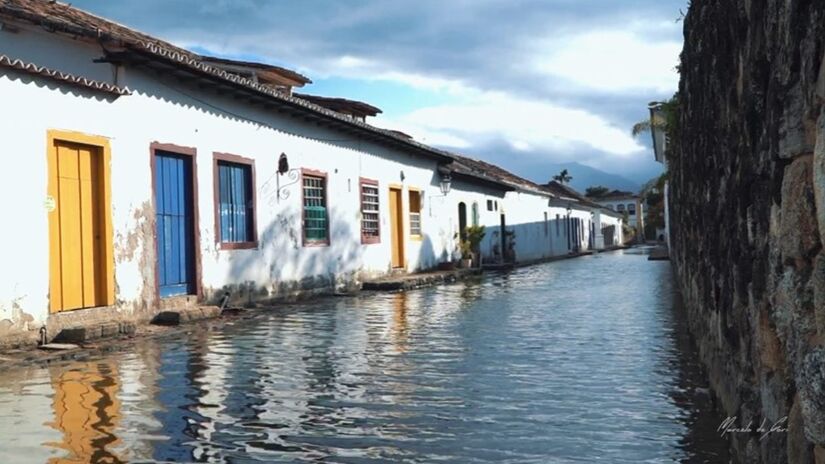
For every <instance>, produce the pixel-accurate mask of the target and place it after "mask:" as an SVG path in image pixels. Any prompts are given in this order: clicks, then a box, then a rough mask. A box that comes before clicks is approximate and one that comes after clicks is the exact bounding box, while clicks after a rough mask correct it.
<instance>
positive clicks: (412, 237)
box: [410, 234, 424, 242]
mask: <svg viewBox="0 0 825 464" xmlns="http://www.w3.org/2000/svg"><path fill="white" fill-rule="evenodd" d="M423 239H424V236H423V235H418V234H410V240H412V241H413V242H420V241H421V240H423Z"/></svg>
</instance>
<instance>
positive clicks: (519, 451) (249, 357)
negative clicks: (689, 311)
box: [0, 251, 728, 463]
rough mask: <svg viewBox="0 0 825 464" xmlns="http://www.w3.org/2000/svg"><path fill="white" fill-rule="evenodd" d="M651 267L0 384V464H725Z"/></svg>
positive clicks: (308, 310) (211, 332)
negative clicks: (254, 463) (177, 463)
mask: <svg viewBox="0 0 825 464" xmlns="http://www.w3.org/2000/svg"><path fill="white" fill-rule="evenodd" d="M705 387H706V382H705V380H704V378H703V375H702V372H701V369H700V368H699V365H698V362H697V360H696V354H695V352H694V350H693V349H692V347H691V345H690V341H689V338H688V336H687V332H686V327H685V320H684V316H683V314H682V311H681V308H680V306H679V303H678V296H677V295H676V294H675V290H674V285H673V282H672V275H671V271H670V267H669V264H668V263H667V262H650V261H647V260H646V257H645V256H644V255H643V254H641V253H633V252H631V251H626V252H614V253H604V254H599V255H596V256H590V257H583V258H578V259H572V260H565V261H558V262H553V263H548V264H544V265H537V266H533V267H526V268H521V269H517V270H514V271H512V272H509V273H502V274H489V275H486V276H484V277H483V278H479V279H478V280H477V281H473V282H464V283H459V284H454V285H448V286H441V287H435V288H430V289H422V290H416V291H412V292H408V293H398V294H364V295H361V296H358V297H341V298H329V299H324V300H321V301H314V302H311V303H306V304H301V305H290V306H288V307H284V308H280V309H277V310H272V311H265V312H258V313H255V315H254V317H250V318H238V319H235V320H233V321H232V322H231V323H229V324H227V325H215V326H211V327H210V326H208V325H206V324H201V325H198V326H196V327H195V328H193V329H192V330H189V331H187V332H186V333H180V334H176V335H174V336H171V337H166V338H162V339H148V340H140V341H139V342H138V343H137V344H136V345H135V346H130V347H127V349H125V350H123V351H122V352H118V353H114V354H111V355H110V356H107V357H105V358H99V359H89V360H84V361H77V362H71V363H66V364H60V365H54V366H50V367H48V368H34V367H33V368H31V369H29V370H21V371H13V372H4V373H2V375H0V430H2V437H3V438H2V442H0V463H25V462H54V463H85V462H107V463H114V462H157V461H160V462H237V463H241V462H340V463H360V462H454V463H472V462H513V463H524V462H535V463H557V462H558V463H564V462H594V461H601V462H608V463H622V462H627V463H640V462H727V460H728V456H727V454H726V444H725V442H724V441H723V440H722V439H721V438H720V437H719V436H718V435H717V433H716V429H717V427H718V425H719V423H720V422H721V420H722V418H721V417H719V415H718V414H717V413H715V412H714V411H713V410H712V408H711V406H710V398H709V397H708V396H707V393H706V391H705V390H704V388H705Z"/></svg>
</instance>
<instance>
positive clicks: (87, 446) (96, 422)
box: [48, 363, 124, 464]
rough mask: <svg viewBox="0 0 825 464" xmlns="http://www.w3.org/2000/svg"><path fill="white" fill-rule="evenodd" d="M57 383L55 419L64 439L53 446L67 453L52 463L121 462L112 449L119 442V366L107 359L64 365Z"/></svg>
mask: <svg viewBox="0 0 825 464" xmlns="http://www.w3.org/2000/svg"><path fill="white" fill-rule="evenodd" d="M60 372H61V373H60V374H59V375H58V376H56V377H55V378H53V379H52V384H53V385H54V422H53V423H52V426H53V427H54V428H55V429H57V430H59V431H60V432H62V434H63V440H62V442H60V443H55V444H53V446H55V447H58V448H62V449H64V450H65V451H66V453H67V456H65V457H62V458H52V459H49V461H48V462H49V463H50V464H70V463H78V464H79V463H88V462H99V463H119V462H124V461H123V460H122V458H121V457H120V456H119V455H117V454H115V453H114V452H113V451H112V448H113V447H115V446H116V445H117V444H118V438H117V436H116V435H115V428H116V427H117V424H118V422H119V420H120V400H119V399H118V389H119V385H118V383H119V379H118V373H117V369H116V368H115V367H113V366H112V365H110V364H106V363H88V364H83V365H80V366H77V367H76V368H74V369H61V370H60Z"/></svg>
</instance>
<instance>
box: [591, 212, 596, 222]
mask: <svg viewBox="0 0 825 464" xmlns="http://www.w3.org/2000/svg"><path fill="white" fill-rule="evenodd" d="M595 217H596V212H595V211H591V212H590V220H591V221H592V220H593V218H595Z"/></svg>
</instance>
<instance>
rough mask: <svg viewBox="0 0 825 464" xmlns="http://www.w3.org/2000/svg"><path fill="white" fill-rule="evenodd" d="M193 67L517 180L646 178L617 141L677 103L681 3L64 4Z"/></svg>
mask: <svg viewBox="0 0 825 464" xmlns="http://www.w3.org/2000/svg"><path fill="white" fill-rule="evenodd" d="M71 3H72V4H73V5H74V6H77V7H79V8H82V9H85V10H89V11H91V12H93V13H96V14H99V15H102V16H105V17H107V18H110V19H113V20H116V21H118V22H120V23H123V24H126V25H128V26H130V27H133V28H136V29H139V30H141V31H144V32H147V33H149V34H152V35H155V36H158V37H160V38H162V39H164V40H167V41H170V42H172V43H174V44H176V45H179V46H182V47H185V48H188V49H191V50H193V51H196V52H199V53H204V54H212V55H216V56H221V57H226V58H237V59H245V60H256V61H262V62H266V63H271V64H276V65H280V66H284V67H287V68H290V69H294V70H297V71H299V72H301V73H302V74H304V75H306V76H308V77H309V78H310V79H312V81H313V83H312V84H310V85H308V86H306V87H304V88H303V89H300V91H301V92H305V93H313V94H317V95H324V96H337V97H344V98H351V99H356V100H361V101H366V102H368V103H370V104H372V105H374V106H377V107H379V108H381V109H382V110H383V113H382V114H381V115H380V116H379V117H377V118H373V119H372V120H371V121H370V122H371V123H372V124H374V125H376V126H380V127H385V128H390V129H397V130H401V131H404V132H406V133H408V134H410V135H413V136H414V137H415V138H416V139H417V140H419V141H421V142H424V143H427V144H430V145H434V146H438V147H441V148H445V149H448V150H451V151H455V152H458V153H462V154H465V155H468V156H471V157H475V158H480V159H484V160H487V161H491V162H493V163H496V164H499V165H501V166H503V167H504V168H506V169H509V170H511V171H513V172H515V173H516V174H519V175H522V176H524V177H527V178H529V179H531V180H534V181H538V182H544V181H547V180H549V178H550V177H551V176H552V175H553V174H556V172H552V169H553V167H552V166H553V164H556V163H565V162H571V161H572V162H579V163H582V164H586V165H588V166H591V167H594V168H597V169H601V170H604V171H607V172H610V173H615V174H619V175H622V176H625V177H627V178H629V179H631V180H634V181H635V182H637V183H643V182H645V181H646V180H648V179H649V178H651V177H653V176H655V175H657V174H658V173H659V172H660V170H661V169H660V166H659V165H658V164H657V163H655V162H654V161H653V154H652V151H651V148H650V145H651V144H650V141H649V139H650V137H649V136H642V137H639V138H633V137H632V136H631V134H630V128H631V126H632V125H633V124H634V123H635V122H637V121H639V120H642V119H644V118H646V117H647V115H648V113H647V104H648V102H651V101H657V100H663V99H666V98H668V97H670V96H671V95H673V93H674V92H675V91H676V89H677V87H678V75H677V73H676V66H677V64H678V60H679V52H680V51H681V48H682V22H681V21H680V18H681V16H682V12H683V11H686V10H687V6H686V4H687V0H621V1H620V0H415V1H412V0H410V1H392V0H344V1H341V0H302V1H285V0H281V1H279V0H141V1H135V2H132V1H130V2H123V1H111V0H74V1H72V2H71Z"/></svg>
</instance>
